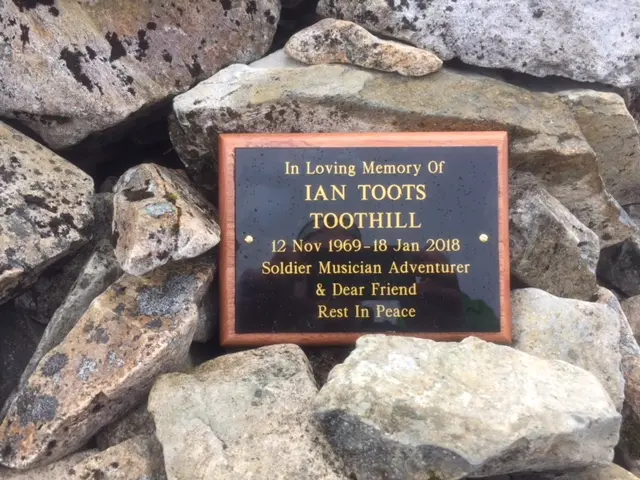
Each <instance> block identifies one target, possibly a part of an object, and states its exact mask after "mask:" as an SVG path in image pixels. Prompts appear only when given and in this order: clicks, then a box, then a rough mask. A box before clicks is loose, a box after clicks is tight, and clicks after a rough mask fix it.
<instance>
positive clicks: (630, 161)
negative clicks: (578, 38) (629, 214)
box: [558, 31, 640, 205]
mask: <svg viewBox="0 0 640 480" xmlns="http://www.w3.org/2000/svg"><path fill="white" fill-rule="evenodd" d="M639 33H640V31H639ZM558 95H559V96H560V98H561V99H562V100H563V101H564V102H565V103H566V104H567V105H568V106H569V108H570V109H571V111H572V112H573V116H574V118H575V119H576V121H577V122H578V125H580V130H581V131H582V133H583V134H584V136H585V138H586V139H587V141H588V142H589V145H591V148H593V150H594V151H595V153H596V157H597V159H598V164H599V166H600V175H602V180H603V181H604V185H605V187H606V189H607V191H608V192H609V193H610V194H611V195H613V197H614V198H615V199H616V200H617V201H618V202H619V203H620V204H621V205H628V204H632V203H639V202H640V188H638V186H639V185H640V134H639V133H638V126H637V125H636V122H635V120H634V119H633V117H632V116H631V114H630V113H629V111H628V110H627V107H626V105H625V103H624V99H623V98H622V97H621V96H620V95H617V94H615V93H609V92H599V91H596V90H587V89H580V90H566V91H562V92H559V93H558Z"/></svg>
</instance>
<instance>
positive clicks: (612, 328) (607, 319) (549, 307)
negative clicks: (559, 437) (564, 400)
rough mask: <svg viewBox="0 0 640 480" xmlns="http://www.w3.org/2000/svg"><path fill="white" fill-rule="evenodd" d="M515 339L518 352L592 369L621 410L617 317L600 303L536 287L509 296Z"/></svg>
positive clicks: (610, 309) (621, 375)
mask: <svg viewBox="0 0 640 480" xmlns="http://www.w3.org/2000/svg"><path fill="white" fill-rule="evenodd" d="M511 311H512V314H511V318H512V324H513V343H512V344H511V346H512V347H513V348H517V349H518V350H520V351H523V352H525V353H528V354H530V355H535V356H536V357H540V358H546V359H548V360H563V361H565V362H568V363H571V364H573V365H575V366H577V367H580V368H583V369H584V370H587V371H589V372H591V373H592V374H593V375H594V376H595V377H596V378H597V379H598V380H600V383H602V385H603V386H604V387H605V389H606V390H607V392H608V393H609V396H610V397H611V400H612V401H613V403H614V404H615V406H616V408H617V409H618V411H619V410H621V409H622V402H623V401H624V378H623V373H622V370H621V361H622V358H621V355H620V328H621V327H620V316H619V313H618V312H617V311H616V310H614V309H613V308H610V307H609V306H607V305H605V304H603V303H595V302H584V301H581V300H573V299H568V298H559V297H556V296H553V295H551V294H550V293H547V292H544V291H542V290H538V289H536V288H523V289H520V290H515V291H514V292H513V293H512V294H511Z"/></svg>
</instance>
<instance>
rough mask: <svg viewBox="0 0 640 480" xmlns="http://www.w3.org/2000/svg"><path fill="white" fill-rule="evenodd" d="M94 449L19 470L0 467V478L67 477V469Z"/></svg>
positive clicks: (20, 479)
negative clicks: (32, 467) (54, 461)
mask: <svg viewBox="0 0 640 480" xmlns="http://www.w3.org/2000/svg"><path fill="white" fill-rule="evenodd" d="M96 453H97V451H96V450H85V451H83V452H79V453H74V454H73V455H69V456H68V457H66V458H63V459H62V460H60V461H59V462H56V463H54V464H51V465H45V466H43V467H38V468H34V469H32V470H27V471H26V472H21V471H19V470H9V469H8V468H2V467H0V480H49V479H51V480H54V479H56V480H57V479H65V480H67V479H68V478H69V471H70V470H71V469H73V467H75V466H76V465H77V464H79V463H80V462H82V461H83V460H85V459H87V458H88V457H91V456H92V455H95V454H96Z"/></svg>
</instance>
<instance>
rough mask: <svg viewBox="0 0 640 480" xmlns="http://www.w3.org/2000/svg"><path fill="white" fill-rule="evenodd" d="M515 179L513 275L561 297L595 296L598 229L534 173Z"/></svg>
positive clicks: (511, 230) (511, 229)
mask: <svg viewBox="0 0 640 480" xmlns="http://www.w3.org/2000/svg"><path fill="white" fill-rule="evenodd" d="M510 180H511V181H510V182H509V243H510V254H511V273H512V275H513V276H514V277H517V278H518V279H519V280H520V281H522V282H523V283H525V284H526V285H528V286H530V287H535V288H540V289H543V290H546V291H548V292H550V293H552V294H554V295H557V296H559V297H569V298H578V299H582V300H590V299H591V297H592V296H593V295H594V294H595V293H596V291H597V290H598V284H597V282H596V266H597V265H598V256H599V255H600V242H599V241H598V237H597V235H596V234H595V233H593V232H592V231H591V230H589V229H588V228H587V227H585V226H584V224H583V223H581V222H580V221H579V220H578V219H577V218H576V217H574V216H573V215H572V214H571V212H569V210H567V209H566V208H565V207H564V206H563V205H562V204H561V203H560V202H559V201H558V200H556V199H555V198H553V197H552V196H551V195H550V194H549V193H548V192H547V191H546V190H545V189H544V188H543V187H540V186H539V185H537V184H536V182H535V179H534V178H532V177H531V176H529V175H526V176H523V177H522V178H517V177H514V178H512V179H510Z"/></svg>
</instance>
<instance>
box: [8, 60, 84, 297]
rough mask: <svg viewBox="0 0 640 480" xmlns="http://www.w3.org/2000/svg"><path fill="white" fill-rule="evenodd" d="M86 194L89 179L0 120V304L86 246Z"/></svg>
mask: <svg viewBox="0 0 640 480" xmlns="http://www.w3.org/2000/svg"><path fill="white" fill-rule="evenodd" d="M0 58H1V57H0ZM92 195H93V180H92V179H91V177H89V176H88V175H86V174H85V173H84V172H82V171H81V170H80V169H78V168H77V167H74V166H73V165H72V164H70V163H69V162H67V161H66V160H64V159H63V158H61V157H59V156H58V155H56V154H55V153H53V152H51V151H50V150H47V149H46V148H44V147H42V146H40V145H39V144H37V143H36V142H34V141H33V140H31V139H30V138H28V137H26V136H24V135H22V134H21V133H18V132H17V131H16V130H14V129H12V128H10V127H9V126H7V125H5V124H3V123H1V122H0V304H1V303H4V302H6V301H7V300H8V299H9V298H11V296H12V295H14V294H16V293H17V292H18V291H19V290H20V289H21V288H26V287H28V286H29V285H31V284H32V283H33V282H34V281H35V280H36V279H37V278H38V275H39V274H40V273H41V272H42V271H43V270H44V269H45V268H46V267H48V266H49V265H52V264H53V263H55V262H56V261H57V260H59V259H61V258H62V257H64V256H66V255H69V254H71V253H73V252H74V251H76V250H78V249H79V248H80V247H81V246H82V245H83V244H84V243H85V242H87V240H88V239H89V236H90V228H91V224H92V222H93V214H92V211H91V196H92Z"/></svg>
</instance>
